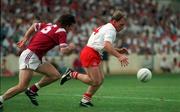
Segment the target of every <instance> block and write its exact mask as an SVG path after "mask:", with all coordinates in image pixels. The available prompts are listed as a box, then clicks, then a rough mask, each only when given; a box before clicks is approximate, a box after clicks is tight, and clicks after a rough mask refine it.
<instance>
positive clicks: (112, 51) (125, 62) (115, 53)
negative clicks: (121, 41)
mask: <svg viewBox="0 0 180 112" xmlns="http://www.w3.org/2000/svg"><path fill="white" fill-rule="evenodd" d="M104 48H105V50H106V51H107V52H108V53H110V54H112V55H113V56H115V57H117V58H118V60H119V61H120V63H121V66H127V65H128V64H129V62H128V58H127V56H125V55H124V54H120V53H119V52H118V51H116V49H115V48H114V47H113V46H112V44H111V43H110V42H109V41H105V42H104Z"/></svg>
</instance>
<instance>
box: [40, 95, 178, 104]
mask: <svg viewBox="0 0 180 112" xmlns="http://www.w3.org/2000/svg"><path fill="white" fill-rule="evenodd" d="M40 95H44V96H71V97H81V96H82V95H78V94H72V95H68V94H40ZM94 97H96V98H100V97H101V98H107V99H134V100H152V101H166V102H180V100H177V99H167V98H162V99H161V98H152V97H151V98H147V97H125V96H123V97H120V96H98V95H96V96H94Z"/></svg>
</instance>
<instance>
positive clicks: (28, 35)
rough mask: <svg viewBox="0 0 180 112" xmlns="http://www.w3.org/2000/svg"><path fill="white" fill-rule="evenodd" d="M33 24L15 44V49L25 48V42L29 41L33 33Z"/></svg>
mask: <svg viewBox="0 0 180 112" xmlns="http://www.w3.org/2000/svg"><path fill="white" fill-rule="evenodd" d="M34 25H35V23H34V24H32V25H31V27H30V28H29V29H28V30H27V31H26V33H25V35H24V37H23V38H22V39H21V40H20V41H19V42H18V43H17V47H19V48H22V47H24V46H25V44H26V42H27V41H28V40H29V38H30V37H31V35H32V34H33V33H34V32H35V29H34Z"/></svg>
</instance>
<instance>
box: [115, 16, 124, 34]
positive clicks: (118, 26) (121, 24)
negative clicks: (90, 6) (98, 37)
mask: <svg viewBox="0 0 180 112" xmlns="http://www.w3.org/2000/svg"><path fill="white" fill-rule="evenodd" d="M125 25H126V21H125V18H122V19H120V20H119V21H115V27H116V31H117V32H119V31H121V30H122V29H123V28H124V27H125Z"/></svg>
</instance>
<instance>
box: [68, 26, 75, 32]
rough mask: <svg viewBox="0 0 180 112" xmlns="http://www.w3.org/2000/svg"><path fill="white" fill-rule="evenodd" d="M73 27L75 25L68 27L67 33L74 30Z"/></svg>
mask: <svg viewBox="0 0 180 112" xmlns="http://www.w3.org/2000/svg"><path fill="white" fill-rule="evenodd" d="M73 26H74V25H70V26H67V27H66V31H67V32H70V31H71V30H72V29H73Z"/></svg>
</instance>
